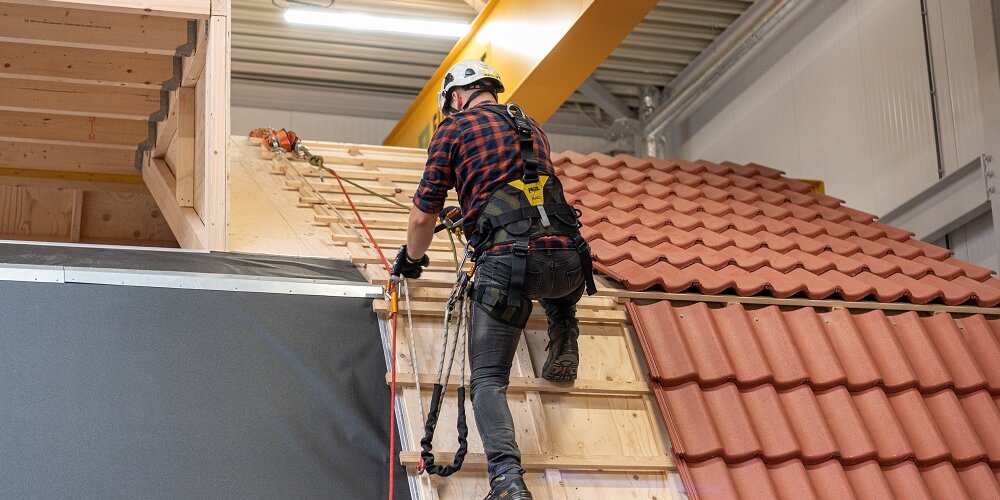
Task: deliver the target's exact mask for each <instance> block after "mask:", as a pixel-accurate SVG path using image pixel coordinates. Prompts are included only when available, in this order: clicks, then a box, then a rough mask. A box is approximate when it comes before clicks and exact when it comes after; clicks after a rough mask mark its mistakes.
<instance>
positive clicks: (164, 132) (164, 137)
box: [153, 91, 177, 166]
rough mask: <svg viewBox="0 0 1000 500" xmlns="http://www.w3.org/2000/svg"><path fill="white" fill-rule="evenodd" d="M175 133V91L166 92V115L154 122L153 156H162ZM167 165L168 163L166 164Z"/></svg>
mask: <svg viewBox="0 0 1000 500" xmlns="http://www.w3.org/2000/svg"><path fill="white" fill-rule="evenodd" d="M176 135H177V91H171V92H168V93H167V116H166V117H165V118H164V119H163V121H160V122H158V123H157V124H156V144H155V145H154V146H153V158H163V156H164V155H166V154H167V148H168V147H170V142H171V141H173V140H174V137H175V136H176ZM168 166H169V164H168Z"/></svg>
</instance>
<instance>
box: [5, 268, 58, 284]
mask: <svg viewBox="0 0 1000 500" xmlns="http://www.w3.org/2000/svg"><path fill="white" fill-rule="evenodd" d="M63 280H64V273H63V268H62V267H54V266H32V265H28V264H0V281H28V282H37V283H63Z"/></svg>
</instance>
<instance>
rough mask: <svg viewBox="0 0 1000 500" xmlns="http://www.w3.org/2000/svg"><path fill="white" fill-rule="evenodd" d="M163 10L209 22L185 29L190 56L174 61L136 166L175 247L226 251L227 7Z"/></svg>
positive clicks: (193, 1) (225, 3)
mask: <svg viewBox="0 0 1000 500" xmlns="http://www.w3.org/2000/svg"><path fill="white" fill-rule="evenodd" d="M106 1H111V0H106ZM123 1H124V0H123ZM135 3H140V4H142V3H149V2H148V1H147V2H135ZM163 3H165V4H169V5H170V6H171V7H172V8H178V9H179V8H181V7H182V6H184V7H185V8H189V9H191V10H197V11H198V13H199V14H200V13H204V12H205V11H204V9H205V7H208V12H207V13H208V14H209V15H208V16H207V17H201V16H199V19H197V20H194V21H193V22H189V29H190V30H191V32H192V36H193V39H194V40H193V44H192V45H193V50H192V51H191V52H190V55H188V56H186V57H183V58H180V57H175V64H174V66H175V69H174V77H173V78H172V79H171V80H170V81H167V82H164V84H163V88H162V90H161V103H160V111H158V112H157V113H154V114H153V115H152V116H151V117H150V124H149V137H148V138H147V139H146V141H145V142H143V143H142V144H141V145H140V147H139V150H138V151H137V153H136V155H137V163H140V164H141V168H142V178H143V180H144V181H145V183H146V185H147V187H148V188H149V190H150V192H151V193H152V195H153V198H154V199H155V200H156V203H157V205H159V206H160V210H161V211H162V213H163V217H164V218H165V219H166V221H167V223H168V224H169V225H170V228H171V229H172V230H173V232H174V236H175V237H176V238H177V241H178V243H180V245H181V247H183V248H198V249H210V250H221V251H224V250H229V159H228V158H229V156H228V148H227V145H228V141H229V127H230V125H229V122H230V120H229V75H230V30H231V19H230V4H229V0H210V1H209V0H187V1H182V2H178V1H165V2H163Z"/></svg>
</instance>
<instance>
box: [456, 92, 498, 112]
mask: <svg viewBox="0 0 1000 500" xmlns="http://www.w3.org/2000/svg"><path fill="white" fill-rule="evenodd" d="M483 94H489V95H491V96H493V99H494V100H496V98H497V95H496V94H494V93H493V91H491V90H485V89H479V90H477V91H475V92H473V93H472V95H470V96H469V100H468V101H466V102H465V106H462V111H465V110H467V109H469V105H470V104H472V101H475V100H476V98H477V97H479V96H481V95H483Z"/></svg>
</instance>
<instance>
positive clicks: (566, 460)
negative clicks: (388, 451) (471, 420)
mask: <svg viewBox="0 0 1000 500" xmlns="http://www.w3.org/2000/svg"><path fill="white" fill-rule="evenodd" d="M454 459H455V454H454V453H449V452H437V451H435V452H434V461H435V462H437V463H449V464H450V463H452V461H453V460H454ZM399 461H400V463H402V464H403V466H404V467H408V468H411V469H414V468H416V467H417V466H418V465H419V464H420V452H419V451H403V452H400V453H399ZM521 468H523V469H524V470H526V471H528V472H538V471H543V470H545V469H556V470H562V471H603V472H637V473H638V472H672V471H676V470H677V466H676V465H675V464H674V461H673V459H671V458H670V457H669V456H667V455H663V456H659V457H622V456H594V455H588V456H577V455H549V454H522V455H521ZM484 470H486V455H485V454H483V453H469V454H468V455H466V456H465V462H464V464H463V465H462V472H465V471H476V472H482V471H484ZM462 472H459V474H461V473H462Z"/></svg>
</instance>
